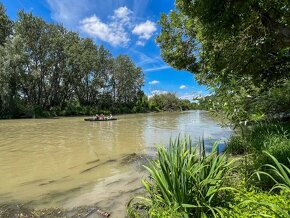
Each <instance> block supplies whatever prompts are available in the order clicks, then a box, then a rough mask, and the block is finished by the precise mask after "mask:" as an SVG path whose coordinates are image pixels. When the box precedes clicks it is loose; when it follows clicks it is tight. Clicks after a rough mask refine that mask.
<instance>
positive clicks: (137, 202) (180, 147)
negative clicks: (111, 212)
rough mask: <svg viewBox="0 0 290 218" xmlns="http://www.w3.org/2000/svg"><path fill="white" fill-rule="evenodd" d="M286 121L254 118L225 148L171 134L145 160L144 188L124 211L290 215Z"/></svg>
mask: <svg viewBox="0 0 290 218" xmlns="http://www.w3.org/2000/svg"><path fill="white" fill-rule="evenodd" d="M289 130H290V125H289V123H277V124H259V125H255V126H252V127H251V128H248V129H247V131H246V132H244V135H236V136H233V137H232V138H231V139H230V141H229V144H228V147H227V149H226V151H225V152H224V153H223V154H219V153H218V151H217V147H216V146H215V145H213V149H212V152H211V153H210V154H205V152H204V151H205V149H204V145H203V143H199V144H198V146H193V145H192V144H191V142H190V140H188V139H185V140H176V141H175V142H171V143H170V145H169V147H168V148H165V147H163V146H160V147H158V156H157V159H156V161H154V162H152V163H151V164H150V165H148V166H146V169H147V170H148V173H149V174H150V177H149V178H148V179H146V180H144V181H143V184H144V187H145V189H146V192H147V194H146V195H144V196H142V197H141V198H139V197H136V198H134V199H132V201H131V202H130V203H129V205H128V214H129V217H290V160H289V159H288V158H289V157H290V134H289V133H290V131H289Z"/></svg>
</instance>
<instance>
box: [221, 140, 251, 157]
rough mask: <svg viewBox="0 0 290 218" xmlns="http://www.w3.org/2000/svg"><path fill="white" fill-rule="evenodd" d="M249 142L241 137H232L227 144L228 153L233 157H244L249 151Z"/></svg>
mask: <svg viewBox="0 0 290 218" xmlns="http://www.w3.org/2000/svg"><path fill="white" fill-rule="evenodd" d="M249 149H250V148H249V144H248V142H247V140H246V139H245V138H244V137H242V136H239V135H235V136H232V137H231V138H230V140H229V142H228V143H227V147H226V152H227V153H230V154H233V155H243V154H246V153H247V152H248V151H249Z"/></svg>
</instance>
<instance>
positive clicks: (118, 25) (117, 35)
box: [80, 6, 157, 47]
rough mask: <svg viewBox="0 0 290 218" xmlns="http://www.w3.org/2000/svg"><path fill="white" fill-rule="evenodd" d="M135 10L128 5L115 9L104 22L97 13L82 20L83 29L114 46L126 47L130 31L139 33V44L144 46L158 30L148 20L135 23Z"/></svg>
mask: <svg viewBox="0 0 290 218" xmlns="http://www.w3.org/2000/svg"><path fill="white" fill-rule="evenodd" d="M132 20H133V11H131V10H130V9H128V8H127V7H126V6H123V7H119V8H117V9H116V10H114V14H113V15H112V16H109V17H108V21H107V22H104V21H102V20H101V19H100V18H99V17H97V16H96V15H93V16H90V17H86V18H84V19H83V20H82V21H81V22H80V25H81V30H82V31H84V32H85V33H87V34H89V35H90V36H93V37H96V38H98V39H100V40H102V41H104V42H108V43H110V44H111V45H113V46H123V47H126V46H127V45H128V43H129V42H130V34H129V33H130V32H132V33H133V34H136V35H138V38H139V39H138V41H137V42H136V44H137V45H139V46H144V45H145V41H146V40H149V39H150V38H151V37H152V35H153V33H154V32H155V31H156V30H157V28H156V24H155V23H154V22H152V21H149V20H147V21H146V22H144V23H141V24H138V25H135V24H134V23H133V21H132ZM133 26H135V27H134V29H133V30H132V28H133Z"/></svg>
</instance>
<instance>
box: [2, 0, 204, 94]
mask: <svg viewBox="0 0 290 218" xmlns="http://www.w3.org/2000/svg"><path fill="white" fill-rule="evenodd" d="M0 1H2V3H3V4H4V6H5V7H6V9H7V13H8V16H9V17H11V18H12V19H15V18H16V17H17V11H18V10H19V9H24V10H25V11H27V12H30V11H31V12H32V13H33V14H34V15H36V16H40V17H42V18H43V19H44V20H46V21H47V22H51V23H62V24H63V25H64V26H65V27H66V28H68V29H70V30H73V31H76V32H78V33H79V34H80V35H81V36H82V37H90V38H92V39H93V40H94V41H95V42H96V43H97V44H98V45H100V44H103V45H104V46H105V47H106V48H107V49H108V50H110V51H111V53H112V54H113V55H114V56H117V55H118V54H127V55H129V56H130V57H131V58H132V59H133V60H134V61H135V63H136V65H137V66H140V67H142V68H143V71H144V73H145V86H144V88H143V90H144V92H145V93H146V94H147V95H152V94H154V93H162V92H175V93H176V94H177V95H178V96H179V97H181V98H186V99H192V97H193V96H196V95H204V94H206V93H207V91H206V88H205V87H203V86H200V85H198V83H197V82H196V81H195V80H194V76H193V74H191V73H188V72H184V71H176V70H174V69H173V68H171V67H170V66H168V65H167V64H166V63H165V62H164V61H163V60H162V58H161V57H160V50H159V48H158V46H157V45H156V44H155V38H156V36H157V35H158V33H159V32H160V27H159V26H158V24H157V21H158V20H159V17H160V14H161V13H168V12H169V11H170V10H172V9H173V8H174V0H159V1H157V0H0Z"/></svg>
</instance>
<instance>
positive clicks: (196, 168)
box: [143, 139, 232, 217]
mask: <svg viewBox="0 0 290 218" xmlns="http://www.w3.org/2000/svg"><path fill="white" fill-rule="evenodd" d="M231 163H232V162H228V161H227V158H226V156H225V154H222V155H219V154H218V153H217V145H214V146H213V149H212V152H211V153H210V154H209V155H206V154H205V148H204V144H203V143H202V144H201V145H200V146H199V149H198V147H193V145H192V144H191V142H190V140H189V139H187V140H179V139H177V140H176V141H174V142H171V143H170V145H169V148H168V149H166V148H165V147H163V146H159V147H158V158H157V161H155V162H152V163H151V164H150V165H149V166H147V167H146V169H147V171H148V172H149V173H150V177H151V178H152V180H151V181H148V180H144V181H143V184H144V187H145V189H146V191H147V192H148V194H149V196H150V197H149V198H148V200H149V201H151V202H152V205H163V206H164V207H174V208H179V211H180V212H186V213H187V214H189V215H191V216H194V217H203V216H207V215H214V216H215V215H217V214H223V212H224V208H223V206H224V203H225V202H224V200H222V199H221V198H220V197H221V193H222V192H223V190H227V189H231V188H230V187H226V186H225V185H224V181H225V179H226V178H227V174H228V173H229V171H230V169H231Z"/></svg>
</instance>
